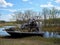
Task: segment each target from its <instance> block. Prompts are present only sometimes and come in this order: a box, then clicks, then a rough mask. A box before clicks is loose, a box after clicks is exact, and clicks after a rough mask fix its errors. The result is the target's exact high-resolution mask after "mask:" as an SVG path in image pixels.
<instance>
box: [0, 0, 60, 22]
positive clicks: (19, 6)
mask: <svg viewBox="0 0 60 45" xmlns="http://www.w3.org/2000/svg"><path fill="white" fill-rule="evenodd" d="M44 7H48V8H51V7H55V8H56V9H58V10H60V0H0V13H1V14H2V16H0V20H6V21H9V19H10V18H12V16H11V14H12V13H13V12H15V11H19V10H21V11H24V10H28V9H31V10H34V11H41V9H42V8H44Z"/></svg>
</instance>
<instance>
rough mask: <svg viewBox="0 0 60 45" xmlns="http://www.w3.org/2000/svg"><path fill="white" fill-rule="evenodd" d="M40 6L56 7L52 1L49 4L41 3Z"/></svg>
mask: <svg viewBox="0 0 60 45" xmlns="http://www.w3.org/2000/svg"><path fill="white" fill-rule="evenodd" d="M40 7H54V5H52V4H51V2H49V3H48V4H43V5H40Z"/></svg>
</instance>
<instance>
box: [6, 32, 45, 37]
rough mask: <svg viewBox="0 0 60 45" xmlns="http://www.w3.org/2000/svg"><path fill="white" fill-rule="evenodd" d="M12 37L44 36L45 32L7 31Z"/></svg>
mask: <svg viewBox="0 0 60 45" xmlns="http://www.w3.org/2000/svg"><path fill="white" fill-rule="evenodd" d="M6 32H7V33H8V34H10V36H11V37H27V36H42V37H43V35H44V33H43V32H19V31H6Z"/></svg>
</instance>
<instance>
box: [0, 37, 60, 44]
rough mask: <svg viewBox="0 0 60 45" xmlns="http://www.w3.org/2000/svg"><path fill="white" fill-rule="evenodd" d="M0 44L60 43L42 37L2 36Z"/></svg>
mask: <svg viewBox="0 0 60 45" xmlns="http://www.w3.org/2000/svg"><path fill="white" fill-rule="evenodd" d="M0 45H60V43H54V42H51V41H49V40H48V39H47V40H46V39H43V38H42V37H38V36H37V37H35V36H34V37H33V36H32V37H25V38H0Z"/></svg>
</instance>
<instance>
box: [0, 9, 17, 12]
mask: <svg viewBox="0 0 60 45" xmlns="http://www.w3.org/2000/svg"><path fill="white" fill-rule="evenodd" d="M0 10H3V11H4V10H5V11H9V12H16V11H17V10H16V9H0Z"/></svg>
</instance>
